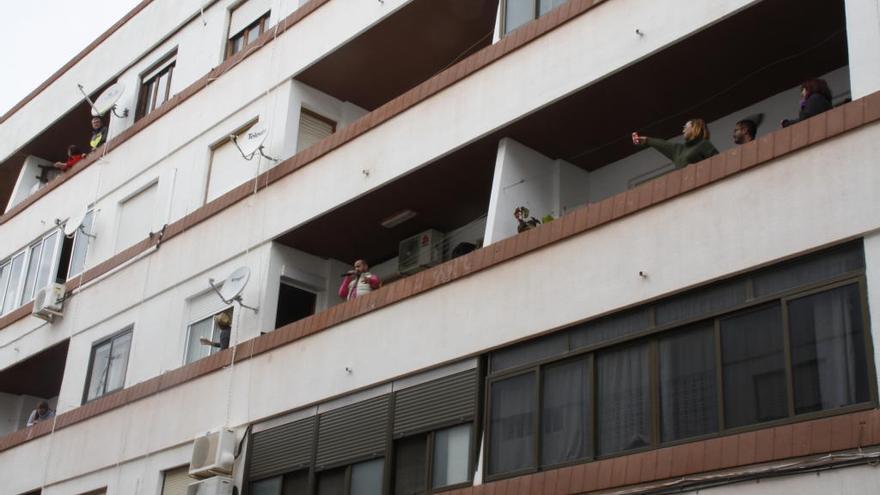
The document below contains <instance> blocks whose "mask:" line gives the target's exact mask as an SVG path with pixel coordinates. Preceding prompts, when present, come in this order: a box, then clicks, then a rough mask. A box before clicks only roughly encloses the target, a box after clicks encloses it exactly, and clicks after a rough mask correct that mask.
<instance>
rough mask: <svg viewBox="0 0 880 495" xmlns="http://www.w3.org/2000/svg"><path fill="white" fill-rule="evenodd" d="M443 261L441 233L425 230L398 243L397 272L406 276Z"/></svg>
mask: <svg viewBox="0 0 880 495" xmlns="http://www.w3.org/2000/svg"><path fill="white" fill-rule="evenodd" d="M441 261H443V233H442V232H438V231H436V230H426V231H424V232H422V233H421V234H418V235H414V236H412V237H409V238H407V239H404V240H402V241H400V250H399V253H398V258H397V270H398V271H399V272H400V273H401V274H403V275H408V274H411V273H415V272H418V271H420V270H423V269H425V268H427V267H429V266H434V265H436V264H439V263H440V262H441Z"/></svg>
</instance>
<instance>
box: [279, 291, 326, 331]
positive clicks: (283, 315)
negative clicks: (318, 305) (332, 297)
mask: <svg viewBox="0 0 880 495" xmlns="http://www.w3.org/2000/svg"><path fill="white" fill-rule="evenodd" d="M316 300H317V295H316V294H315V293H314V292H309V291H307V290H303V289H300V288H297V287H294V286H292V285H289V284H286V283H284V282H282V283H281V287H280V288H279V289H278V312H277V313H276V316H275V328H279V327H283V326H284V325H287V324H288V323H293V322H295V321H297V320H301V319H303V318H305V317H306V316H311V315H313V314H315V301H316Z"/></svg>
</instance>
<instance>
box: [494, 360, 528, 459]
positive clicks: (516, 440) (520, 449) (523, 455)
mask: <svg viewBox="0 0 880 495" xmlns="http://www.w3.org/2000/svg"><path fill="white" fill-rule="evenodd" d="M491 401H492V405H491V408H492V409H491V411H490V412H489V419H490V425H489V427H490V428H491V433H490V438H491V445H490V446H489V452H490V453H491V455H490V457H489V459H490V461H489V472H490V473H492V474H498V473H506V472H511V471H517V470H520V469H525V468H529V467H533V466H534V465H535V451H534V448H533V445H534V440H535V431H534V422H535V410H536V404H535V374H534V373H528V374H525V375H519V376H515V377H513V378H508V379H506V380H499V381H497V382H495V383H493V384H492V395H491Z"/></svg>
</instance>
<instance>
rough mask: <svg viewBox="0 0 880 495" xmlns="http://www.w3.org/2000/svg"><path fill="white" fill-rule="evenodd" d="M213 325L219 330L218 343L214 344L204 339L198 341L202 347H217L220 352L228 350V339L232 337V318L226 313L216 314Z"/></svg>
mask: <svg viewBox="0 0 880 495" xmlns="http://www.w3.org/2000/svg"><path fill="white" fill-rule="evenodd" d="M214 323H215V324H216V325H217V328H219V329H220V342H214V341H212V340H211V339H209V338H206V337H202V338H201V339H199V342H201V343H202V345H209V346H211V347H219V348H220V350H223V349H228V348H229V338H230V337H231V336H232V316H230V315H229V312H227V311H224V312H222V313H218V314H217V315H216V316H214Z"/></svg>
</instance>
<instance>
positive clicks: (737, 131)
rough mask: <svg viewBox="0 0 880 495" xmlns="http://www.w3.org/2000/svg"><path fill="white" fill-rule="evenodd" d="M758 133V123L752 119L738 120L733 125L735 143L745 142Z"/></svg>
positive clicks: (752, 138)
mask: <svg viewBox="0 0 880 495" xmlns="http://www.w3.org/2000/svg"><path fill="white" fill-rule="evenodd" d="M757 133H758V125H757V124H755V122H754V121H752V120H749V119H745V120H740V121H739V122H737V123H736V124H735V125H734V126H733V142H734V143H736V144H746V143H748V142H751V141H754V140H755V135H756V134H757Z"/></svg>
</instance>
